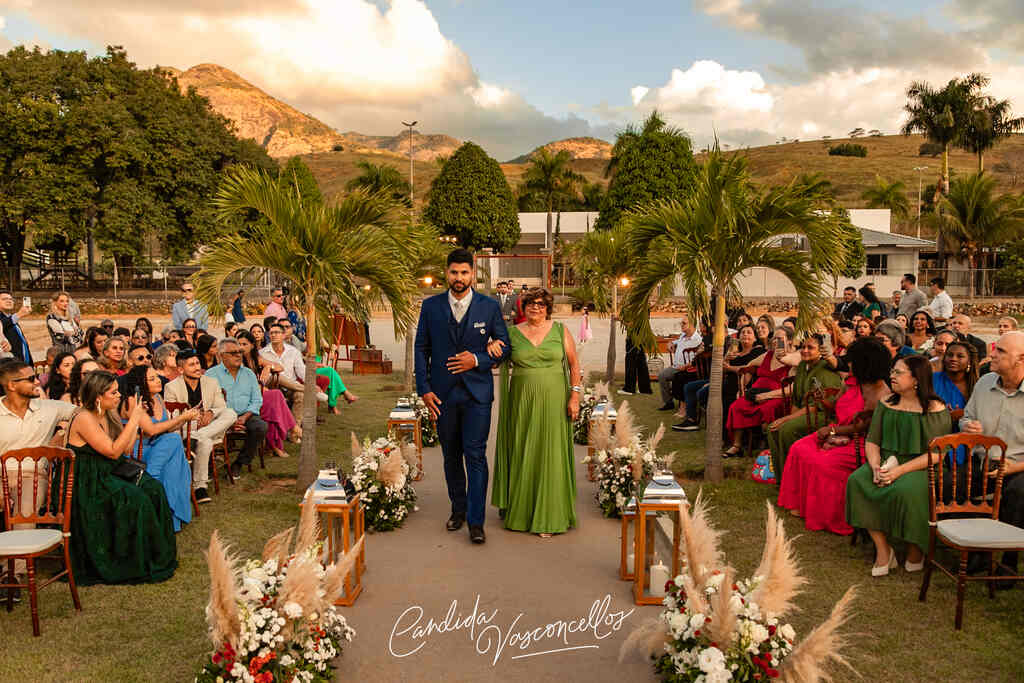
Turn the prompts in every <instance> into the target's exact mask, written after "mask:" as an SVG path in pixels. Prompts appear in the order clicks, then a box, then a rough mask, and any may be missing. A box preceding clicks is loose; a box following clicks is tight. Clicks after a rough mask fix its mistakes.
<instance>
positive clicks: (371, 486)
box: [349, 434, 416, 531]
mask: <svg viewBox="0 0 1024 683" xmlns="http://www.w3.org/2000/svg"><path fill="white" fill-rule="evenodd" d="M415 462H416V460H415V447H414V446H408V445H405V444H402V445H399V444H398V443H396V442H395V441H394V440H392V439H390V438H388V437H381V438H379V439H377V440H375V441H370V439H369V438H367V439H365V440H364V441H363V443H362V445H360V444H359V441H358V440H357V439H356V437H355V435H354V434H353V435H352V476H351V477H349V481H350V482H351V483H352V486H353V487H354V488H355V491H356V493H358V494H359V500H360V502H361V503H362V505H363V509H364V510H365V514H366V526H367V528H368V529H371V530H373V531H391V530H393V529H397V528H398V527H400V526H402V523H403V522H405V518H406V517H408V515H409V513H410V512H412V511H413V510H415V509H416V491H415V489H413V487H412V479H413V476H415V470H414V468H415V467H416V464H415Z"/></svg>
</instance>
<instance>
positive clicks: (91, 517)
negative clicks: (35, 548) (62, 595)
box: [68, 371, 178, 585]
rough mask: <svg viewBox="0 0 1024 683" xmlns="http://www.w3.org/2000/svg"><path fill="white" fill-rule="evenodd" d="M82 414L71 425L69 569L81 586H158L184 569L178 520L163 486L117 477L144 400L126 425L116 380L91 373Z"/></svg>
mask: <svg viewBox="0 0 1024 683" xmlns="http://www.w3.org/2000/svg"><path fill="white" fill-rule="evenodd" d="M79 396H80V398H81V405H82V409H81V410H80V411H79V412H77V413H76V414H75V416H74V417H73V418H72V419H71V424H70V425H68V447H69V448H70V449H71V450H72V451H74V452H75V482H74V487H73V492H72V496H73V498H72V504H71V566H72V567H73V568H74V572H75V580H76V581H77V582H78V583H79V584H82V585H88V584H95V583H155V582H157V581H164V580H166V579H169V578H171V576H172V575H173V574H174V570H175V569H176V568H177V566H178V556H177V547H176V545H175V539H174V517H173V515H172V513H171V508H170V506H169V505H168V504H167V496H166V495H165V494H164V487H163V485H162V484H160V482H159V481H157V480H156V479H154V478H153V477H151V476H149V475H148V474H146V473H145V472H143V473H142V477H141V479H139V481H138V483H135V482H132V481H127V480H125V479H122V478H120V477H118V476H116V475H115V474H114V473H113V470H114V468H115V466H116V465H117V463H118V460H120V459H122V458H125V457H126V456H125V455H124V453H125V451H127V450H128V449H129V448H131V445H132V442H133V441H135V435H136V432H137V430H138V426H139V420H140V419H141V417H142V414H143V412H144V411H145V408H143V407H142V402H141V401H139V402H137V403H136V404H135V406H134V407H133V408H132V410H131V413H130V415H129V417H128V422H127V424H125V425H124V427H123V428H122V426H121V421H120V420H119V419H117V415H116V413H114V412H112V411H115V410H116V409H117V406H118V403H119V402H120V400H121V393H120V392H119V391H118V389H117V377H116V376H115V375H113V374H112V373H109V372H104V371H96V372H93V373H91V374H90V375H89V376H88V378H87V379H85V380H84V381H83V383H82V389H81V392H80V394H79Z"/></svg>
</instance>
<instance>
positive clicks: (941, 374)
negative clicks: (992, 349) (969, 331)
mask: <svg viewBox="0 0 1024 683" xmlns="http://www.w3.org/2000/svg"><path fill="white" fill-rule="evenodd" d="M977 381H978V364H977V363H976V362H975V361H974V347H973V346H971V345H970V344H968V343H967V342H965V341H953V342H950V343H949V344H948V345H947V346H946V352H945V353H944V354H943V355H942V370H939V371H938V372H936V373H934V374H933V375H932V386H933V387H934V388H935V394H936V395H937V396H938V397H939V398H941V399H942V401H943V402H944V403H945V404H946V407H947V408H949V409H950V410H951V411H952V410H963V408H964V406H966V405H967V399H969V398H970V397H971V392H973V391H974V385H975V383H976V382H977Z"/></svg>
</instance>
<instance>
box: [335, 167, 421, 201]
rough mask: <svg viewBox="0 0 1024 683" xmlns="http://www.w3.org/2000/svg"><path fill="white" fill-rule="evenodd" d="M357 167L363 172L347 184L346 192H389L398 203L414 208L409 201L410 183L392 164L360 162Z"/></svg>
mask: <svg viewBox="0 0 1024 683" xmlns="http://www.w3.org/2000/svg"><path fill="white" fill-rule="evenodd" d="M356 166H358V167H359V169H360V170H361V171H362V172H361V173H360V174H359V175H357V176H356V177H355V178H353V179H352V180H350V181H348V182H347V183H345V189H346V190H349V191H352V190H359V189H362V190H366V191H367V192H369V193H370V194H374V193H377V192H387V193H388V194H390V195H391V197H392V198H393V199H394V200H395V201H396V202H399V203H401V204H404V205H405V206H412V204H411V203H410V201H409V181H408V180H406V179H405V177H404V176H402V173H401V171H399V170H398V169H397V168H395V167H394V166H392V165H390V164H375V163H373V162H370V161H360V162H359V163H357V164H356Z"/></svg>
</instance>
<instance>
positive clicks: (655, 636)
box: [619, 619, 671, 664]
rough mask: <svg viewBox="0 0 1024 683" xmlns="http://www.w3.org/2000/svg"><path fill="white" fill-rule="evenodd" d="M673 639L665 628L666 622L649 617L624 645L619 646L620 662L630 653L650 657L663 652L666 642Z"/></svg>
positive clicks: (634, 630)
mask: <svg viewBox="0 0 1024 683" xmlns="http://www.w3.org/2000/svg"><path fill="white" fill-rule="evenodd" d="M670 641H671V636H670V635H669V633H668V631H667V630H666V629H665V622H664V621H662V620H661V619H648V620H647V621H645V622H644V623H642V624H640V625H639V626H637V627H636V628H635V629H633V632H632V633H630V634H629V636H628V637H627V638H626V640H625V641H623V643H622V647H620V648H619V663H620V664H621V663H622V662H623V661H624V660H625V659H626V657H629V656H630V655H634V654H636V655H640V656H641V657H643V658H645V659H646V658H648V657H651V656H653V655H657V654H658V653H660V652H663V647H664V645H665V643H667V642H670Z"/></svg>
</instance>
